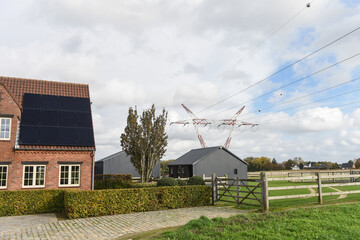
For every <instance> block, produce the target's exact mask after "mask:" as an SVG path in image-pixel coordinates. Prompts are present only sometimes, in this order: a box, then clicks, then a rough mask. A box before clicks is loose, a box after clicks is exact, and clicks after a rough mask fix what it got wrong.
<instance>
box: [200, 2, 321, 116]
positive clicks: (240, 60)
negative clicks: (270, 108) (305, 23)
mask: <svg viewBox="0 0 360 240" xmlns="http://www.w3.org/2000/svg"><path fill="white" fill-rule="evenodd" d="M315 1H316V0H314V1H312V2H311V3H308V4H313V3H314V2H315ZM308 4H307V5H306V6H305V7H303V8H302V9H301V10H300V11H298V12H297V13H296V14H295V15H293V16H292V17H290V18H289V19H288V20H286V21H285V23H283V24H282V25H281V26H280V27H279V28H277V29H276V30H275V31H274V32H272V33H270V34H269V35H268V36H267V37H266V38H265V39H264V40H263V41H262V42H261V43H259V44H258V45H256V46H255V47H254V48H252V49H251V50H249V51H248V52H247V53H246V54H245V55H243V56H242V57H241V58H240V59H238V60H237V61H236V62H235V63H234V64H233V65H231V66H230V67H228V68H226V69H225V70H224V71H222V72H221V73H220V74H218V75H217V76H216V77H215V78H214V79H213V80H217V79H219V78H220V77H221V76H223V75H224V74H225V73H227V72H228V71H229V70H230V69H232V68H234V67H235V66H237V65H238V64H239V63H241V62H242V61H244V60H245V58H247V57H248V56H249V55H250V54H252V53H254V52H255V51H256V50H257V49H259V48H260V47H261V46H262V45H264V43H265V42H266V41H268V40H269V39H270V38H272V37H273V36H274V35H275V34H277V33H278V32H279V31H280V30H281V29H283V28H284V27H285V26H286V25H288V24H289V23H290V22H291V21H293V20H294V19H295V18H296V17H297V16H299V15H300V14H301V13H302V12H303V11H304V10H305V9H307V8H309V7H310V5H309V6H308ZM199 113H200V112H199Z"/></svg>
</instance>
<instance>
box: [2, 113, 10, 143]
mask: <svg viewBox="0 0 360 240" xmlns="http://www.w3.org/2000/svg"><path fill="white" fill-rule="evenodd" d="M3 119H9V120H10V125H9V138H2V137H0V140H10V138H11V124H12V119H11V118H8V117H0V136H1V122H2V120H3Z"/></svg>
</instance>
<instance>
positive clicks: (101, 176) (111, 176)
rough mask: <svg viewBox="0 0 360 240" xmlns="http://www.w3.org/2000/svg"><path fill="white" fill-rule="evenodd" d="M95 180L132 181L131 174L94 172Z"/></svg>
mask: <svg viewBox="0 0 360 240" xmlns="http://www.w3.org/2000/svg"><path fill="white" fill-rule="evenodd" d="M94 179H95V180H105V179H121V180H125V181H126V180H129V181H132V180H133V177H132V174H96V175H95V177H94Z"/></svg>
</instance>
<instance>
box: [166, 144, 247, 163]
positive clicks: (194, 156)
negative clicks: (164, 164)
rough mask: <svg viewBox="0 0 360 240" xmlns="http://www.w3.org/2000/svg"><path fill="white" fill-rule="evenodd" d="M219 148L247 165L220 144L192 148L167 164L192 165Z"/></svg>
mask: <svg viewBox="0 0 360 240" xmlns="http://www.w3.org/2000/svg"><path fill="white" fill-rule="evenodd" d="M219 149H220V150H223V151H225V152H227V153H228V154H230V155H232V156H234V157H235V158H237V159H238V160H239V161H241V162H243V163H245V164H246V165H248V163H247V162H245V161H244V160H242V159H240V158H239V157H238V156H236V155H235V154H233V153H232V152H230V151H229V150H227V149H226V148H224V147H222V146H216V147H207V148H198V149H192V150H191V151H189V152H187V153H185V154H184V155H182V156H181V157H179V158H178V159H176V160H175V161H173V162H172V163H169V164H168V165H169V166H177V165H194V164H196V163H197V162H198V161H199V160H201V159H202V158H204V157H206V156H208V155H210V154H212V153H213V152H215V151H217V150H219Z"/></svg>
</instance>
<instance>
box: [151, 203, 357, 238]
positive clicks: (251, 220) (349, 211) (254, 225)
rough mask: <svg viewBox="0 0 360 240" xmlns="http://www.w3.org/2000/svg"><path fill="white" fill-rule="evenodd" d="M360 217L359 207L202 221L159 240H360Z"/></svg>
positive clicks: (202, 219) (197, 221) (190, 223)
mask: <svg viewBox="0 0 360 240" xmlns="http://www.w3.org/2000/svg"><path fill="white" fill-rule="evenodd" d="M359 214H360V203H356V204H344V205H334V206H326V207H321V208H307V209H297V210H288V211H285V210H283V211H275V212H271V213H268V214H261V213H252V214H248V215H238V216H235V217H232V218H228V219H223V218H214V219H208V218H205V217H201V218H200V219H198V220H193V221H190V222H189V223H188V224H186V225H185V226H184V227H182V228H180V229H178V230H176V231H174V232H166V233H164V234H163V235H161V236H160V237H158V238H157V239H179V240H182V239H184V240H192V239H194V240H195V239H204V240H205V239H342V240H344V239H360V218H359V217H358V216H359Z"/></svg>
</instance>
